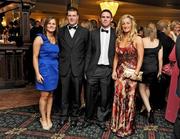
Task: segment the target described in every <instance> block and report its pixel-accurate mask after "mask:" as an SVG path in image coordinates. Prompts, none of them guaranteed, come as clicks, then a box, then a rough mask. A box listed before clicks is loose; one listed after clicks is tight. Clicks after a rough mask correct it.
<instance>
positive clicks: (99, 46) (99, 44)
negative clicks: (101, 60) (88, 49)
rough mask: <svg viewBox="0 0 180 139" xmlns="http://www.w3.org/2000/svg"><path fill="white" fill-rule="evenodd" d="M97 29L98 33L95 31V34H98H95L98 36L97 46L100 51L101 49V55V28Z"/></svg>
mask: <svg viewBox="0 0 180 139" xmlns="http://www.w3.org/2000/svg"><path fill="white" fill-rule="evenodd" d="M96 31H97V33H95V34H97V36H95V37H96V39H97V42H96V43H97V46H98V51H99V56H100V54H101V38H100V28H99V29H97V30H96Z"/></svg>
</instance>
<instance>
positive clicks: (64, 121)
mask: <svg viewBox="0 0 180 139" xmlns="http://www.w3.org/2000/svg"><path fill="white" fill-rule="evenodd" d="M66 122H67V121H66V120H60V123H59V124H60V126H63V125H64V124H65V123H66Z"/></svg>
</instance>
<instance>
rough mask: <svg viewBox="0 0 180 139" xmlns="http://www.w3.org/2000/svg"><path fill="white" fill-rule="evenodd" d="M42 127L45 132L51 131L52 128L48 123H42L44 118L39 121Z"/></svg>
mask: <svg viewBox="0 0 180 139" xmlns="http://www.w3.org/2000/svg"><path fill="white" fill-rule="evenodd" d="M39 121H40V123H41V126H42V128H43V129H44V130H49V129H50V128H49V127H48V125H47V123H45V122H43V121H42V118H40V119H39Z"/></svg>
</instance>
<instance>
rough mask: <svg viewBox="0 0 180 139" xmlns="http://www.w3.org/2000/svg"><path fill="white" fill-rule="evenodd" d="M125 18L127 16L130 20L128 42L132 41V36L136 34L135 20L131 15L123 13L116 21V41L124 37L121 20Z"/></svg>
mask: <svg viewBox="0 0 180 139" xmlns="http://www.w3.org/2000/svg"><path fill="white" fill-rule="evenodd" d="M125 18H129V19H130V20H131V31H130V32H129V37H128V38H129V40H128V41H130V42H132V41H133V39H134V37H135V36H137V29H136V27H137V24H136V22H135V19H134V17H133V16H132V15H129V14H125V15H123V16H122V17H121V18H120V19H119V22H118V25H117V28H116V34H117V41H121V40H122V39H123V38H124V35H125V34H124V31H123V29H122V22H123V20H124V19H125Z"/></svg>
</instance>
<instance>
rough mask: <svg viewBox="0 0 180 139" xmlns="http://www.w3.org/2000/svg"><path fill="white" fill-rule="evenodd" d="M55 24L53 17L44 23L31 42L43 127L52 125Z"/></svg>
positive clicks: (57, 72) (56, 49)
mask: <svg viewBox="0 0 180 139" xmlns="http://www.w3.org/2000/svg"><path fill="white" fill-rule="evenodd" d="M56 32H57V24H56V20H55V18H53V17H48V18H47V19H46V20H45V23H44V33H43V34H38V35H37V37H36V38H35V40H34V43H33V66H34V70H35V74H36V89H37V90H39V91H40V92H41V96H40V99H39V110H40V114H41V118H40V123H41V126H42V128H43V129H45V130H49V129H50V128H51V127H52V121H51V109H52V103H53V91H54V90H55V89H56V88H57V84H58V77H59V69H58V67H59V65H58V64H59V63H58V56H59V47H58V45H57V44H56V43H57V41H56V34H57V33H56Z"/></svg>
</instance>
